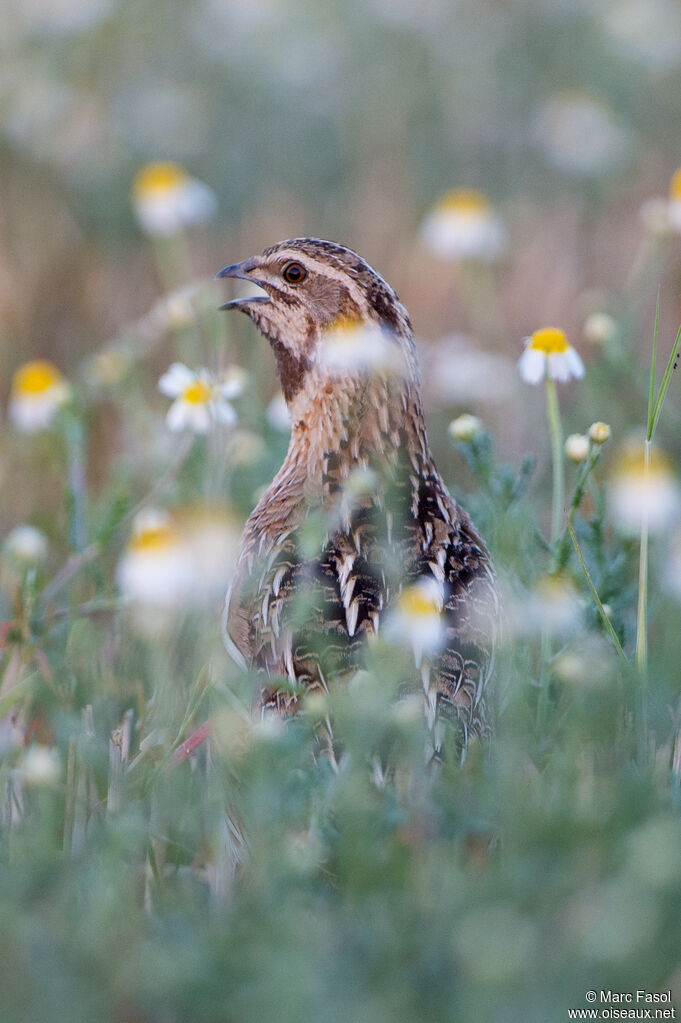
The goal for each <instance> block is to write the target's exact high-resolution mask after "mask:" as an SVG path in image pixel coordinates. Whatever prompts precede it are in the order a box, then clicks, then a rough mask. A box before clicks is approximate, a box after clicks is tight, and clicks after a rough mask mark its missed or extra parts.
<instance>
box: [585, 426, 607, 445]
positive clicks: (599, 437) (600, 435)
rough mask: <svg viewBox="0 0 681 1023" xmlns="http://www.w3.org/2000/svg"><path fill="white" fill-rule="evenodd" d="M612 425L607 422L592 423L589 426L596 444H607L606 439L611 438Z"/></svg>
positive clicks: (590, 435)
mask: <svg viewBox="0 0 681 1023" xmlns="http://www.w3.org/2000/svg"><path fill="white" fill-rule="evenodd" d="M610 432H611V431H610V427H609V426H608V424H607V423H601V422H600V421H599V422H597V423H592V424H591V426H590V427H589V437H590V438H591V440H592V441H593V442H594V444H605V442H606V440H610Z"/></svg>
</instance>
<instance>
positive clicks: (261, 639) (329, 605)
mask: <svg viewBox="0 0 681 1023" xmlns="http://www.w3.org/2000/svg"><path fill="white" fill-rule="evenodd" d="M292 262H295V263H296V265H298V266H300V267H302V268H303V274H304V279H303V280H302V281H301V282H298V283H296V284H295V285H292V284H287V282H286V276H287V268H288V267H289V266H290V265H291V263H292ZM223 275H224V276H237V277H246V278H247V279H249V280H253V281H254V282H256V283H257V284H259V285H260V286H261V287H262V288H264V289H265V292H266V293H267V297H262V298H259V299H256V300H253V299H251V300H248V299H246V300H243V299H242V300H239V301H238V302H236V303H233V305H235V306H237V307H239V308H241V309H242V310H243V311H244V312H246V313H247V314H248V315H249V316H250V317H251V318H252V319H253V321H254V322H255V323H256V324H257V325H258V326H259V327H260V329H261V330H262V331H263V333H264V334H265V336H266V337H268V339H269V340H270V343H271V344H272V347H273V349H274V351H275V355H276V357H277V360H278V365H279V371H280V376H281V378H282V383H283V385H284V390H285V396H286V398H287V401H288V405H289V410H290V412H291V418H292V434H291V442H290V446H289V451H288V454H287V456H286V459H285V461H284V464H283V465H282V467H281V469H280V471H279V472H278V473H277V475H276V477H275V479H274V480H273V482H272V484H271V485H270V487H269V488H268V489H267V491H266V493H265V494H264V495H263V497H262V498H261V500H260V501H259V502H258V505H257V507H256V508H255V510H254V511H253V513H252V514H251V516H250V517H249V519H248V522H247V524H246V527H245V530H244V534H243V538H242V546H241V552H240V555H239V559H238V563H237V567H236V571H235V575H234V580H233V584H232V587H231V590H230V593H229V595H228V599H227V606H226V613H225V630H226V640H227V645H228V648H229V649H230V650H231V651H232V653H233V654H234V655H235V656H236V657H237V658H239V659H240V660H241V661H242V662H243V663H246V664H250V665H255V666H257V667H258V668H260V669H262V671H263V685H262V689H261V693H260V697H259V699H260V703H261V706H262V707H263V709H273V710H276V711H278V712H281V713H289V712H292V711H293V710H295V705H296V702H297V693H298V692H299V691H300V688H301V687H302V688H305V689H309V688H313V689H314V688H316V689H322V690H323V689H326V688H328V687H329V686H332V685H334V684H336V683H337V682H339V681H340V680H342V679H344V678H347V677H348V676H349V675H350V674H351V673H352V672H354V671H355V670H356V669H357V668H358V667H359V666H361V663H362V661H361V658H362V651H363V647H364V643H365V640H366V636H367V635H368V634H371V633H375V632H377V631H378V630H379V629H380V628H381V623H382V621H383V619H384V617H385V615H386V614H387V613H389V611H390V609H391V607H392V606H393V605H394V603H395V600H396V598H397V597H398V596H399V594H400V592H401V590H402V589H403V587H405V586H407V585H410V584H412V583H414V582H416V581H417V580H420V579H422V578H424V577H426V578H429V577H432V578H433V579H435V580H436V581H437V583H438V584H439V585H440V587H441V588H442V592H443V595H444V603H443V619H444V625H445V629H446V637H447V638H446V643H445V644H444V648H443V651H442V653H441V654H440V655H439V656H438V658H437V659H436V660H435V661H434V662H431V663H430V664H429V665H428V667H427V671H426V674H425V675H424V674H423V672H421V673H419V671H417V670H416V668H414V672H413V679H414V683H415V684H416V685H418V686H419V687H420V686H421V684H422V683H423V685H425V687H426V702H427V706H428V716H429V721H430V723H431V726H432V727H433V728H435V724H436V721H437V719H438V718H441V717H447V716H448V715H449V716H451V717H452V718H453V719H454V720H455V721H457V722H458V724H459V729H460V733H461V740H462V741H463V743H465V742H466V741H467V739H468V737H469V736H471V735H483V736H485V735H487V734H488V733H489V731H490V721H489V713H488V708H487V699H486V693H487V688H488V681H489V677H490V674H491V670H492V664H493V650H494V639H495V630H496V623H497V619H498V601H497V595H496V589H495V585H494V578H493V573H492V569H491V565H490V560H489V556H488V554H487V552H486V550H485V547H484V544H483V542H482V540H481V539H480V537H479V536H478V534H477V532H476V531H475V528H474V527H473V525H472V523H471V521H470V519H469V518H468V516H467V514H466V513H465V512H464V511H463V510H462V509H461V508H460V507H459V506H458V505H457V504H456V503H455V502H454V500H453V499H452V498H451V496H450V495H449V493H448V491H447V489H446V487H445V485H444V483H443V481H442V479H441V477H440V475H439V473H438V472H437V469H436V467H435V465H434V463H433V459H432V456H431V454H430V450H429V447H428V442H427V438H426V432H425V427H424V422H423V413H422V408H421V400H420V394H419V381H418V373H417V369H416V361H415V354H414V343H413V336H412V331H411V326H410V324H409V320H408V317H407V314H406V311H405V310H404V307H403V306H402V305H401V303H400V302H399V300H398V298H397V296H396V295H395V294H394V292H393V291H392V289H391V288H390V287H389V286H388V285H387V284H386V283H385V282H384V281H383V280H382V279H381V278H380V277H379V276H378V274H376V273H375V271H373V270H372V269H371V268H370V267H369V266H368V265H367V264H366V263H365V262H364V261H363V260H362V259H361V258H360V257H359V256H357V255H356V254H355V253H352V252H351V251H350V250H348V249H344V248H342V247H341V246H337V245H334V244H333V243H330V242H320V241H318V240H315V239H296V240H294V241H287V242H282V243H279V244H278V245H276V246H272V247H271V248H270V249H267V250H265V252H264V253H263V254H262V256H260V257H255V258H254V259H251V260H247V261H245V262H244V263H242V264H236V266H233V267H228V268H227V269H226V270H225V271H223ZM348 315H351V316H352V317H353V318H359V319H361V321H362V322H364V323H373V324H377V325H379V326H380V327H381V328H382V329H383V330H384V331H385V332H386V333H387V336H389V337H390V340H391V344H394V345H395V348H396V350H397V351H399V353H400V356H401V358H402V365H403V370H402V371H401V372H399V373H394V372H390V373H389V372H382V371H380V370H371V371H366V370H364V371H359V370H356V369H352V368H351V369H348V371H347V372H345V373H343V374H339V373H338V372H334V373H333V374H330V372H329V370H328V367H326V366H325V364H324V361H323V359H322V358H321V357H320V351H323V347H322V346H323V345H324V343H325V342H324V338H325V336H326V332H327V331H328V329H329V325H331V326H332V325H333V324H334V322H336V321H337V320H338V318H339V317H341V316H348ZM358 471H361V472H364V473H365V474H366V479H369V480H370V483H371V485H370V486H368V487H364V488H363V487H362V486H359V487H358V486H357V485H356V481H357V479H358V478H359V479H360V480H361V478H362V477H358ZM315 530H316V531H317V533H316V541H315ZM424 670H426V669H424ZM282 676H283V677H284V678H287V679H288V680H289V683H290V684H289V685H282V683H281V681H278V680H280V679H281V677H282ZM421 676H423V677H421Z"/></svg>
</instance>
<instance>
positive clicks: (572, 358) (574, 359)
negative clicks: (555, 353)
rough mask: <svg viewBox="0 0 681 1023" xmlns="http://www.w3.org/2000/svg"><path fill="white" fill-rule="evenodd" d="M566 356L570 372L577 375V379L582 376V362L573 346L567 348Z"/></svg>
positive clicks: (574, 375)
mask: <svg viewBox="0 0 681 1023" xmlns="http://www.w3.org/2000/svg"><path fill="white" fill-rule="evenodd" d="M567 358H568V362H569V364H570V372H571V373H572V375H573V377H577V379H580V378H581V377H583V376H584V363H583V362H582V360H581V358H580V356H579V354H578V353H577V351H576V350H575V349H574V348H568V350H567Z"/></svg>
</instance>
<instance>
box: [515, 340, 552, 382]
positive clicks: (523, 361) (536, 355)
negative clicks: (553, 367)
mask: <svg viewBox="0 0 681 1023" xmlns="http://www.w3.org/2000/svg"><path fill="white" fill-rule="evenodd" d="M518 370H519V371H520V375H521V377H522V378H523V380H524V381H525V383H526V384H538V383H539V381H540V380H543V379H544V374H545V372H546V356H545V355H544V353H543V352H538V351H537V349H536V348H529V347H528V348H526V349H525V351H524V352H523V354H522V355H521V356H520V358H519V359H518Z"/></svg>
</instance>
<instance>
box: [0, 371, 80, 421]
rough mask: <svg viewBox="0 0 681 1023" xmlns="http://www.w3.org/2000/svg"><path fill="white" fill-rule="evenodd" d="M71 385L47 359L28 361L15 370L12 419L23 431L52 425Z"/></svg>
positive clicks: (10, 408) (10, 405) (10, 411)
mask: <svg viewBox="0 0 681 1023" xmlns="http://www.w3.org/2000/svg"><path fill="white" fill-rule="evenodd" d="M70 393H71V392H70V389H69V385H68V384H67V382H66V381H65V380H64V378H63V377H62V375H61V373H60V372H59V370H58V369H57V368H56V366H53V365H52V363H51V362H47V361H46V360H44V359H36V360H35V361H33V362H26V363H24V365H23V366H20V367H19V369H18V370H17V371H16V373H15V374H14V377H13V379H12V391H11V394H10V399H9V409H8V412H9V419H10V422H11V423H12V425H13V426H14V428H15V429H17V430H19V431H20V432H21V433H38V432H39V431H40V430H47V429H49V427H50V426H51V425H52V423H53V421H54V418H55V416H56V415H57V412H58V411H59V409H60V408H61V407H62V406H63V405H65V404H66V402H67V401H68V399H69V397H70Z"/></svg>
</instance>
